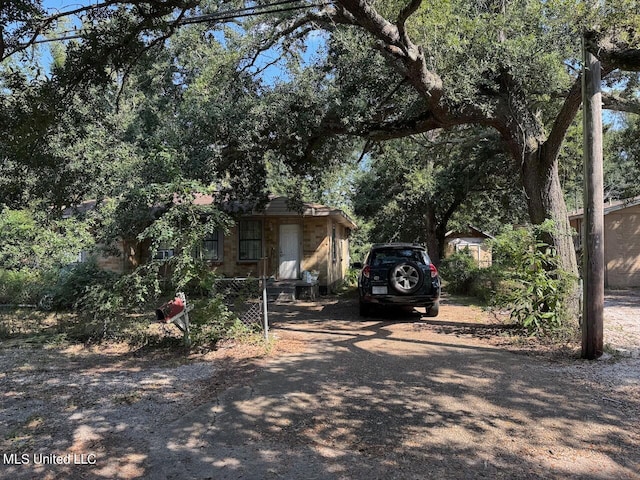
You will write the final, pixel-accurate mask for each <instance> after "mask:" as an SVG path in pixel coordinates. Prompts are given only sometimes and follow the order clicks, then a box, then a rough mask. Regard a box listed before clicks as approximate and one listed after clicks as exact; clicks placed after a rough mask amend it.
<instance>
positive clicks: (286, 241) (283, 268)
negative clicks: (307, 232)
mask: <svg viewBox="0 0 640 480" xmlns="http://www.w3.org/2000/svg"><path fill="white" fill-rule="evenodd" d="M299 277H300V226H299V225H280V268H279V269H278V278H279V279H280V280H293V279H297V278H299Z"/></svg>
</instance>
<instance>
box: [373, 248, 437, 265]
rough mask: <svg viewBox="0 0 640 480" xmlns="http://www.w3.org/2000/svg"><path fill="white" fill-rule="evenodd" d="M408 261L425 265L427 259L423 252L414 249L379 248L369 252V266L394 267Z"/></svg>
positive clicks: (427, 261) (425, 253)
mask: <svg viewBox="0 0 640 480" xmlns="http://www.w3.org/2000/svg"><path fill="white" fill-rule="evenodd" d="M407 260H410V261H412V262H416V263H420V264H422V265H427V264H428V263H429V257H428V256H427V252H425V251H424V250H418V249H415V248H381V249H377V250H373V251H372V252H371V258H370V259H369V265H371V266H372V267H379V266H383V265H395V264H396V263H399V262H404V261H407Z"/></svg>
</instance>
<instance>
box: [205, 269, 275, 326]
mask: <svg viewBox="0 0 640 480" xmlns="http://www.w3.org/2000/svg"><path fill="white" fill-rule="evenodd" d="M213 294H214V295H221V296H222V298H223V299H224V303H225V305H226V306H227V308H228V309H229V310H231V311H232V312H233V313H235V315H236V316H237V317H238V318H239V319H240V321H241V322H242V323H244V324H245V325H247V326H249V327H258V328H262V329H263V330H264V334H265V337H266V338H268V335H269V321H268V313H267V296H266V282H265V280H264V279H260V278H252V277H249V278H219V279H217V280H216V281H215V283H214V285H213Z"/></svg>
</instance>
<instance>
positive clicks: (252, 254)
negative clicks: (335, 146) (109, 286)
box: [98, 195, 356, 291]
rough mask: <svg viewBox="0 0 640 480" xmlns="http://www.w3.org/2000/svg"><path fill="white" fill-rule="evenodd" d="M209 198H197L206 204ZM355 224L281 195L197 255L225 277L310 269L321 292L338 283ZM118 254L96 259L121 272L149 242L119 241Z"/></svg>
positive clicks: (163, 253)
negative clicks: (296, 206) (295, 203)
mask: <svg viewBox="0 0 640 480" xmlns="http://www.w3.org/2000/svg"><path fill="white" fill-rule="evenodd" d="M212 201H213V199H212V197H209V196H206V195H202V196H199V197H196V199H195V203H196V204H201V205H205V204H207V203H211V202H212ZM355 228H356V224H355V223H354V222H353V220H351V218H349V216H348V215H347V214H345V213H344V212H343V211H342V210H339V209H335V208H331V207H327V206H325V205H320V204H317V203H310V202H304V203H303V204H302V209H301V210H294V209H292V208H290V207H289V205H288V200H287V198H286V197H282V196H274V197H270V199H269V201H268V203H267V204H266V206H265V207H264V209H263V210H260V211H252V212H249V213H244V214H241V215H239V216H238V217H237V219H236V223H235V225H234V226H233V227H232V228H231V229H230V231H229V232H228V233H227V234H225V233H223V232H222V231H220V232H217V233H215V234H213V235H211V236H209V237H207V238H205V239H204V241H203V242H202V245H201V247H200V249H199V251H198V252H196V254H197V255H198V256H199V257H200V258H201V259H203V260H205V261H206V262H208V263H209V265H210V266H211V269H212V270H215V271H217V272H219V273H221V274H222V275H223V276H225V277H246V276H259V275H262V274H263V269H266V272H264V273H266V275H267V276H268V277H270V278H274V279H276V280H297V279H301V277H302V273H303V272H304V271H309V272H312V273H313V272H315V273H316V274H317V276H318V284H319V287H320V289H321V290H324V291H328V290H332V289H333V288H334V287H336V286H338V285H339V284H340V283H341V282H342V281H343V280H344V277H345V274H346V272H347V270H348V268H349V264H350V260H349V236H350V234H351V231H352V230H354V229H355ZM117 249H118V250H120V252H121V254H120V255H119V256H117V257H115V256H114V257H103V258H100V259H98V263H99V264H100V265H101V266H103V267H105V268H109V269H110V270H115V271H119V272H122V271H126V270H129V269H131V268H132V267H133V266H135V265H137V264H140V263H142V262H144V261H145V260H146V258H147V257H146V256H147V255H148V251H149V246H148V244H147V245H140V244H136V243H135V242H126V241H122V242H120V243H119V244H118V245H117ZM173 255H174V250H173V248H172V246H170V245H167V246H164V247H163V248H161V249H160V250H159V251H158V252H157V254H156V258H158V259H168V258H170V257H171V256H173Z"/></svg>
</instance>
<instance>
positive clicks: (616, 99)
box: [602, 92, 640, 115]
mask: <svg viewBox="0 0 640 480" xmlns="http://www.w3.org/2000/svg"><path fill="white" fill-rule="evenodd" d="M602 106H603V107H604V108H605V109H607V110H613V111H615V112H627V113H635V114H638V115H640V99H638V98H637V97H633V98H624V97H621V96H620V95H617V94H615V93H608V92H602Z"/></svg>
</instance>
